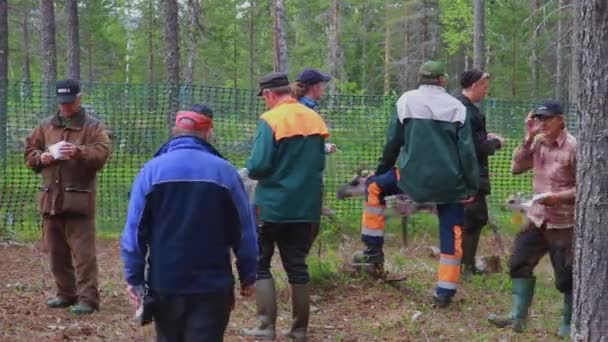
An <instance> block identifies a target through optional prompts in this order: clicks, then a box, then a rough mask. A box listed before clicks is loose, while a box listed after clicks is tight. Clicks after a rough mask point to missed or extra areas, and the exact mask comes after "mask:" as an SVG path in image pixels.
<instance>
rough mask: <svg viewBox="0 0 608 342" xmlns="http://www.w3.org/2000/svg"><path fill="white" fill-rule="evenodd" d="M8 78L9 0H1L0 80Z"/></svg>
mask: <svg viewBox="0 0 608 342" xmlns="http://www.w3.org/2000/svg"><path fill="white" fill-rule="evenodd" d="M6 79H8V0H0V80H6Z"/></svg>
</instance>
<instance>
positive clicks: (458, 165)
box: [376, 61, 479, 307]
mask: <svg viewBox="0 0 608 342" xmlns="http://www.w3.org/2000/svg"><path fill="white" fill-rule="evenodd" d="M418 75H419V81H420V87H419V88H418V89H415V90H411V91H408V92H406V93H404V94H403V95H401V97H400V98H399V100H398V101H397V105H396V111H397V115H396V116H395V118H394V120H393V122H392V123H391V126H390V128H389V131H388V139H387V141H386V144H385V146H384V150H383V153H382V158H381V159H380V163H379V165H378V167H377V169H376V174H383V173H385V172H387V171H389V170H390V169H391V168H392V167H393V166H394V165H395V162H397V165H398V168H399V174H400V177H399V183H398V186H399V188H400V189H401V190H403V191H404V192H405V193H406V194H407V195H408V196H409V197H410V198H412V199H413V200H414V201H416V202H418V203H434V204H437V212H438V216H439V239H440V250H441V255H440V261H439V272H438V273H439V274H438V281H437V287H436V288H435V293H434V296H433V298H434V300H435V302H436V303H437V305H438V306H440V307H446V306H448V305H449V304H450V302H451V299H452V297H453V296H454V294H455V293H456V287H457V284H458V282H459V280H460V262H461V258H462V247H461V244H462V226H463V224H464V204H463V203H469V202H471V201H472V200H473V199H474V196H475V194H476V193H477V191H478V188H479V167H478V165H477V157H476V155H475V146H474V144H473V139H472V133H471V124H470V122H469V121H468V120H467V116H466V108H465V107H464V105H463V104H462V103H461V102H460V101H458V100H457V99H456V98H454V97H453V96H451V95H449V94H448V93H447V92H446V90H445V86H446V85H447V78H446V77H447V75H446V74H445V69H444V65H443V64H442V63H440V62H437V61H428V62H426V63H424V64H423V65H422V66H421V67H420V71H419V74H418Z"/></svg>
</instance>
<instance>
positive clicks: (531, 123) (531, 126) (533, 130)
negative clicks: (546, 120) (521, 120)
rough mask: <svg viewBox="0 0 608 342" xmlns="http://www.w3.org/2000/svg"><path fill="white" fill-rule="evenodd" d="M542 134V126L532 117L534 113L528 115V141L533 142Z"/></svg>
mask: <svg viewBox="0 0 608 342" xmlns="http://www.w3.org/2000/svg"><path fill="white" fill-rule="evenodd" d="M538 132H540V126H539V125H538V123H537V122H536V120H534V118H533V117H532V112H530V113H528V117H527V118H526V134H527V136H526V139H527V140H529V141H531V140H533V139H534V137H535V136H536V135H537V134H538Z"/></svg>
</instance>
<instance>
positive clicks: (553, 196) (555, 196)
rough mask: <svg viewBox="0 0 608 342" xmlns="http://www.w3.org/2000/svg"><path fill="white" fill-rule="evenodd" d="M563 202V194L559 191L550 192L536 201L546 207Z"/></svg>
mask: <svg viewBox="0 0 608 342" xmlns="http://www.w3.org/2000/svg"><path fill="white" fill-rule="evenodd" d="M562 202H564V199H563V196H562V195H561V194H559V193H555V192H551V193H549V194H548V195H547V196H545V197H544V198H542V199H540V200H538V203H540V204H542V205H546V206H548V207H552V206H555V205H559V204H562Z"/></svg>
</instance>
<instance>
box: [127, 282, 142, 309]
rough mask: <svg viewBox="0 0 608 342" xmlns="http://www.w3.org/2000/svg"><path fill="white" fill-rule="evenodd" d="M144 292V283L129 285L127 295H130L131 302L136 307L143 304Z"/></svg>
mask: <svg viewBox="0 0 608 342" xmlns="http://www.w3.org/2000/svg"><path fill="white" fill-rule="evenodd" d="M143 293H144V287H143V286H142V285H138V286H133V285H130V284H128V285H127V295H128V296H129V303H131V304H132V305H133V306H134V307H135V308H138V307H139V305H140V304H141V300H142V297H143Z"/></svg>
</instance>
